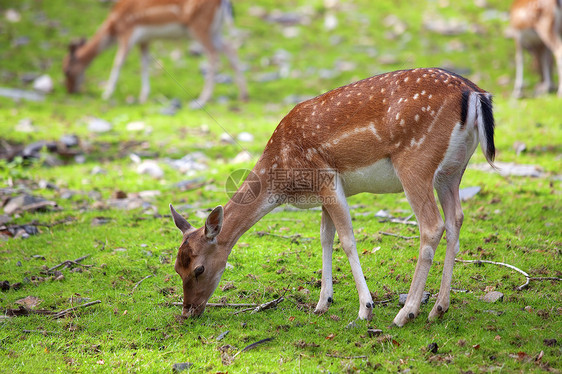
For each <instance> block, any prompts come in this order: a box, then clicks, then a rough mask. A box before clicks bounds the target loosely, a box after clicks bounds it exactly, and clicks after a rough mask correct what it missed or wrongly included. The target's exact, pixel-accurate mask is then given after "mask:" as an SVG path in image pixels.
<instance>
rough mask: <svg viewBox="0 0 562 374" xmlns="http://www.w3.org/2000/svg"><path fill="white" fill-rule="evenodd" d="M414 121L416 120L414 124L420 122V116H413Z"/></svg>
mask: <svg viewBox="0 0 562 374" xmlns="http://www.w3.org/2000/svg"><path fill="white" fill-rule="evenodd" d="M414 119H415V120H416V122H418V121H419V120H420V115H419V114H416V115H415V116H414Z"/></svg>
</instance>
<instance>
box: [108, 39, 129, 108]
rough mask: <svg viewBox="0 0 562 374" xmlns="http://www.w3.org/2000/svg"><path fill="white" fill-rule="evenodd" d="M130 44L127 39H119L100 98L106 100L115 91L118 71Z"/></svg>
mask: <svg viewBox="0 0 562 374" xmlns="http://www.w3.org/2000/svg"><path fill="white" fill-rule="evenodd" d="M129 50H130V46H129V39H128V38H122V39H120V40H119V46H118V47H117V53H116V54H115V60H114V61H113V67H112V68H111V73H110V74H109V80H108V81H107V85H106V87H105V91H104V92H103V94H102V98H103V99H104V100H107V99H109V98H110V97H111V95H113V92H114V91H115V86H116V85H117V80H118V79H119V73H120V72H121V67H122V66H123V63H124V62H125V59H126V58H127V55H128V54H129Z"/></svg>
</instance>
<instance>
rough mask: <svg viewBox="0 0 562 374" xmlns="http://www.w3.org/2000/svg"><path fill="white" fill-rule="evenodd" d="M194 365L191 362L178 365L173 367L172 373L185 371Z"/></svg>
mask: <svg viewBox="0 0 562 374" xmlns="http://www.w3.org/2000/svg"><path fill="white" fill-rule="evenodd" d="M192 366H193V364H192V363H191V362H181V363H177V364H174V365H172V371H175V372H177V371H184V370H187V369H189V368H190V367H192Z"/></svg>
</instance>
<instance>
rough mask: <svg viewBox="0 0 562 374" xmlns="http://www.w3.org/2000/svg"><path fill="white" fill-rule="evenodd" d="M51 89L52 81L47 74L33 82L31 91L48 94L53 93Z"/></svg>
mask: <svg viewBox="0 0 562 374" xmlns="http://www.w3.org/2000/svg"><path fill="white" fill-rule="evenodd" d="M53 87H54V84H53V79H52V78H51V77H50V76H49V75H47V74H44V75H41V76H40V77H39V78H37V79H35V80H34V81H33V89H34V90H35V91H39V92H41V93H49V92H51V91H53Z"/></svg>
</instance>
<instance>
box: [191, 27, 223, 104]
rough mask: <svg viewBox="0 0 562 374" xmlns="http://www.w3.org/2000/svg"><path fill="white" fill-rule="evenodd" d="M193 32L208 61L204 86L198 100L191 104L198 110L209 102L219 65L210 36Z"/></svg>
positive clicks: (215, 49) (205, 33) (206, 33)
mask: <svg viewBox="0 0 562 374" xmlns="http://www.w3.org/2000/svg"><path fill="white" fill-rule="evenodd" d="M193 32H194V33H195V34H196V38H197V40H199V42H200V43H201V45H202V46H203V48H204V49H205V53H206V55H207V59H208V69H207V71H206V72H205V84H204V85H203V90H202V91H201V94H200V95H199V98H198V99H197V100H196V101H195V102H192V104H191V107H192V108H200V107H202V106H203V105H205V104H206V103H207V101H209V99H210V98H211V95H212V94H213V90H214V88H215V75H216V74H217V68H218V64H219V56H218V52H217V48H216V47H215V45H214V43H213V40H212V39H211V36H210V35H209V34H208V30H207V31H206V32H203V31H201V32H198V31H197V30H193Z"/></svg>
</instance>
